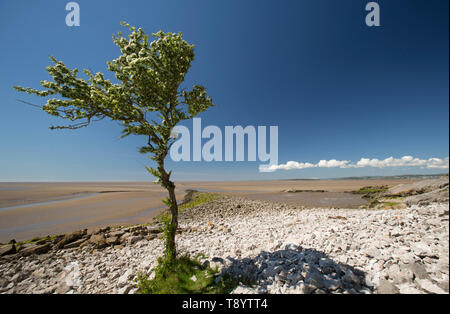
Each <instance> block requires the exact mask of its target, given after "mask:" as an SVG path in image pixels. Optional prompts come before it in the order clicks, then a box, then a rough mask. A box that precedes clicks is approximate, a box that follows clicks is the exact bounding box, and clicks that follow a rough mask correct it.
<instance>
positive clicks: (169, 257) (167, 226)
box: [161, 214, 178, 263]
mask: <svg viewBox="0 0 450 314" xmlns="http://www.w3.org/2000/svg"><path fill="white" fill-rule="evenodd" d="M161 219H162V222H163V223H164V233H163V240H164V252H165V254H164V263H171V262H174V260H175V259H176V252H173V251H172V250H171V249H170V248H171V247H170V244H171V239H172V235H174V234H175V232H176V230H177V227H178V226H177V225H176V224H174V223H172V218H171V216H170V215H167V214H166V215H163V216H162V217H161Z"/></svg>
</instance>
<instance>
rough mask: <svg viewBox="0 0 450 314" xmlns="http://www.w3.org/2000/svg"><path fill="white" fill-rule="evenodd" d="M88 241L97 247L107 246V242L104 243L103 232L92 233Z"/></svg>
mask: <svg viewBox="0 0 450 314" xmlns="http://www.w3.org/2000/svg"><path fill="white" fill-rule="evenodd" d="M89 243H91V244H92V245H94V247H95V248H97V249H102V248H104V247H107V246H108V244H107V243H106V239H105V236H104V235H103V234H94V235H92V236H91V237H90V238H89Z"/></svg>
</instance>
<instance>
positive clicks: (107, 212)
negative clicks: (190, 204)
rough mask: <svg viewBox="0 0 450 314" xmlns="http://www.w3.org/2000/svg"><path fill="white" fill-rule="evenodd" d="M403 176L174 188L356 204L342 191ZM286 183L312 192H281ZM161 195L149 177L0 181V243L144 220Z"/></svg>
mask: <svg viewBox="0 0 450 314" xmlns="http://www.w3.org/2000/svg"><path fill="white" fill-rule="evenodd" d="M408 182H411V180H408V179H394V180H279V181H239V182H229V181H222V182H179V183H177V184H176V185H177V188H176V193H177V199H178V200H179V201H181V200H182V199H183V196H184V195H185V193H186V191H187V190H197V191H204V192H215V193H220V194H223V195H234V196H243V197H248V198H249V199H254V200H270V201H275V202H276V201H279V202H285V203H289V204H297V205H302V206H309V207H339V208H357V207H358V206H359V205H361V204H364V203H365V202H364V200H361V198H360V197H359V196H355V195H352V194H350V193H345V192H348V191H354V190H358V189H360V188H361V187H364V186H368V185H376V186H378V185H389V186H395V185H399V184H403V183H408ZM289 189H293V190H308V191H313V192H306V193H284V192H283V191H286V190H289ZM314 191H325V192H314ZM166 196H167V192H166V191H165V190H164V189H162V188H161V187H160V186H159V185H156V184H154V183H152V182H58V183H0V243H6V242H8V241H10V240H11V239H15V240H16V241H23V240H27V239H31V238H33V237H43V236H46V235H52V234H60V233H69V232H73V231H75V230H79V229H84V228H87V229H94V228H98V227H104V226H120V225H133V224H140V223H147V222H149V221H151V219H152V218H153V217H155V216H156V215H158V213H160V212H161V210H163V209H164V206H163V204H162V202H161V200H162V199H163V198H164V197H166Z"/></svg>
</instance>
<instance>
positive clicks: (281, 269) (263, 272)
mask: <svg viewBox="0 0 450 314" xmlns="http://www.w3.org/2000/svg"><path fill="white" fill-rule="evenodd" d="M212 263H214V264H215V265H218V264H219V265H220V264H221V275H224V274H227V275H230V276H232V277H238V278H240V279H241V280H240V281H241V282H242V283H243V285H239V287H238V288H237V289H236V290H235V293H300V294H305V293H306V294H309V293H319V294H320V293H372V292H373V289H372V287H369V286H367V285H366V280H365V273H364V272H362V271H361V270H358V269H355V268H354V267H352V266H350V265H347V264H343V263H340V262H336V261H334V260H332V259H331V258H329V257H328V256H327V255H326V254H325V253H324V252H320V251H316V250H314V249H307V248H302V247H299V246H296V245H292V244H290V245H287V246H286V248H285V249H284V250H278V251H274V252H266V251H262V252H261V253H259V254H258V255H257V256H256V257H253V258H241V259H235V258H232V257H227V258H226V259H222V258H213V259H212ZM219 267H220V266H219ZM250 282H253V283H255V282H256V283H257V284H256V285H255V286H256V288H249V287H245V286H244V285H247V284H248V283H250Z"/></svg>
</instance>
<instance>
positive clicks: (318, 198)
mask: <svg viewBox="0 0 450 314" xmlns="http://www.w3.org/2000/svg"><path fill="white" fill-rule="evenodd" d="M247 197H248V198H250V199H254V200H266V201H274V202H283V203H289V204H297V205H301V206H307V207H340V208H358V207H359V206H360V205H364V204H367V201H366V200H364V199H363V198H361V196H359V195H355V194H351V193H346V192H299V193H264V194H260V193H257V194H251V195H247Z"/></svg>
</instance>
